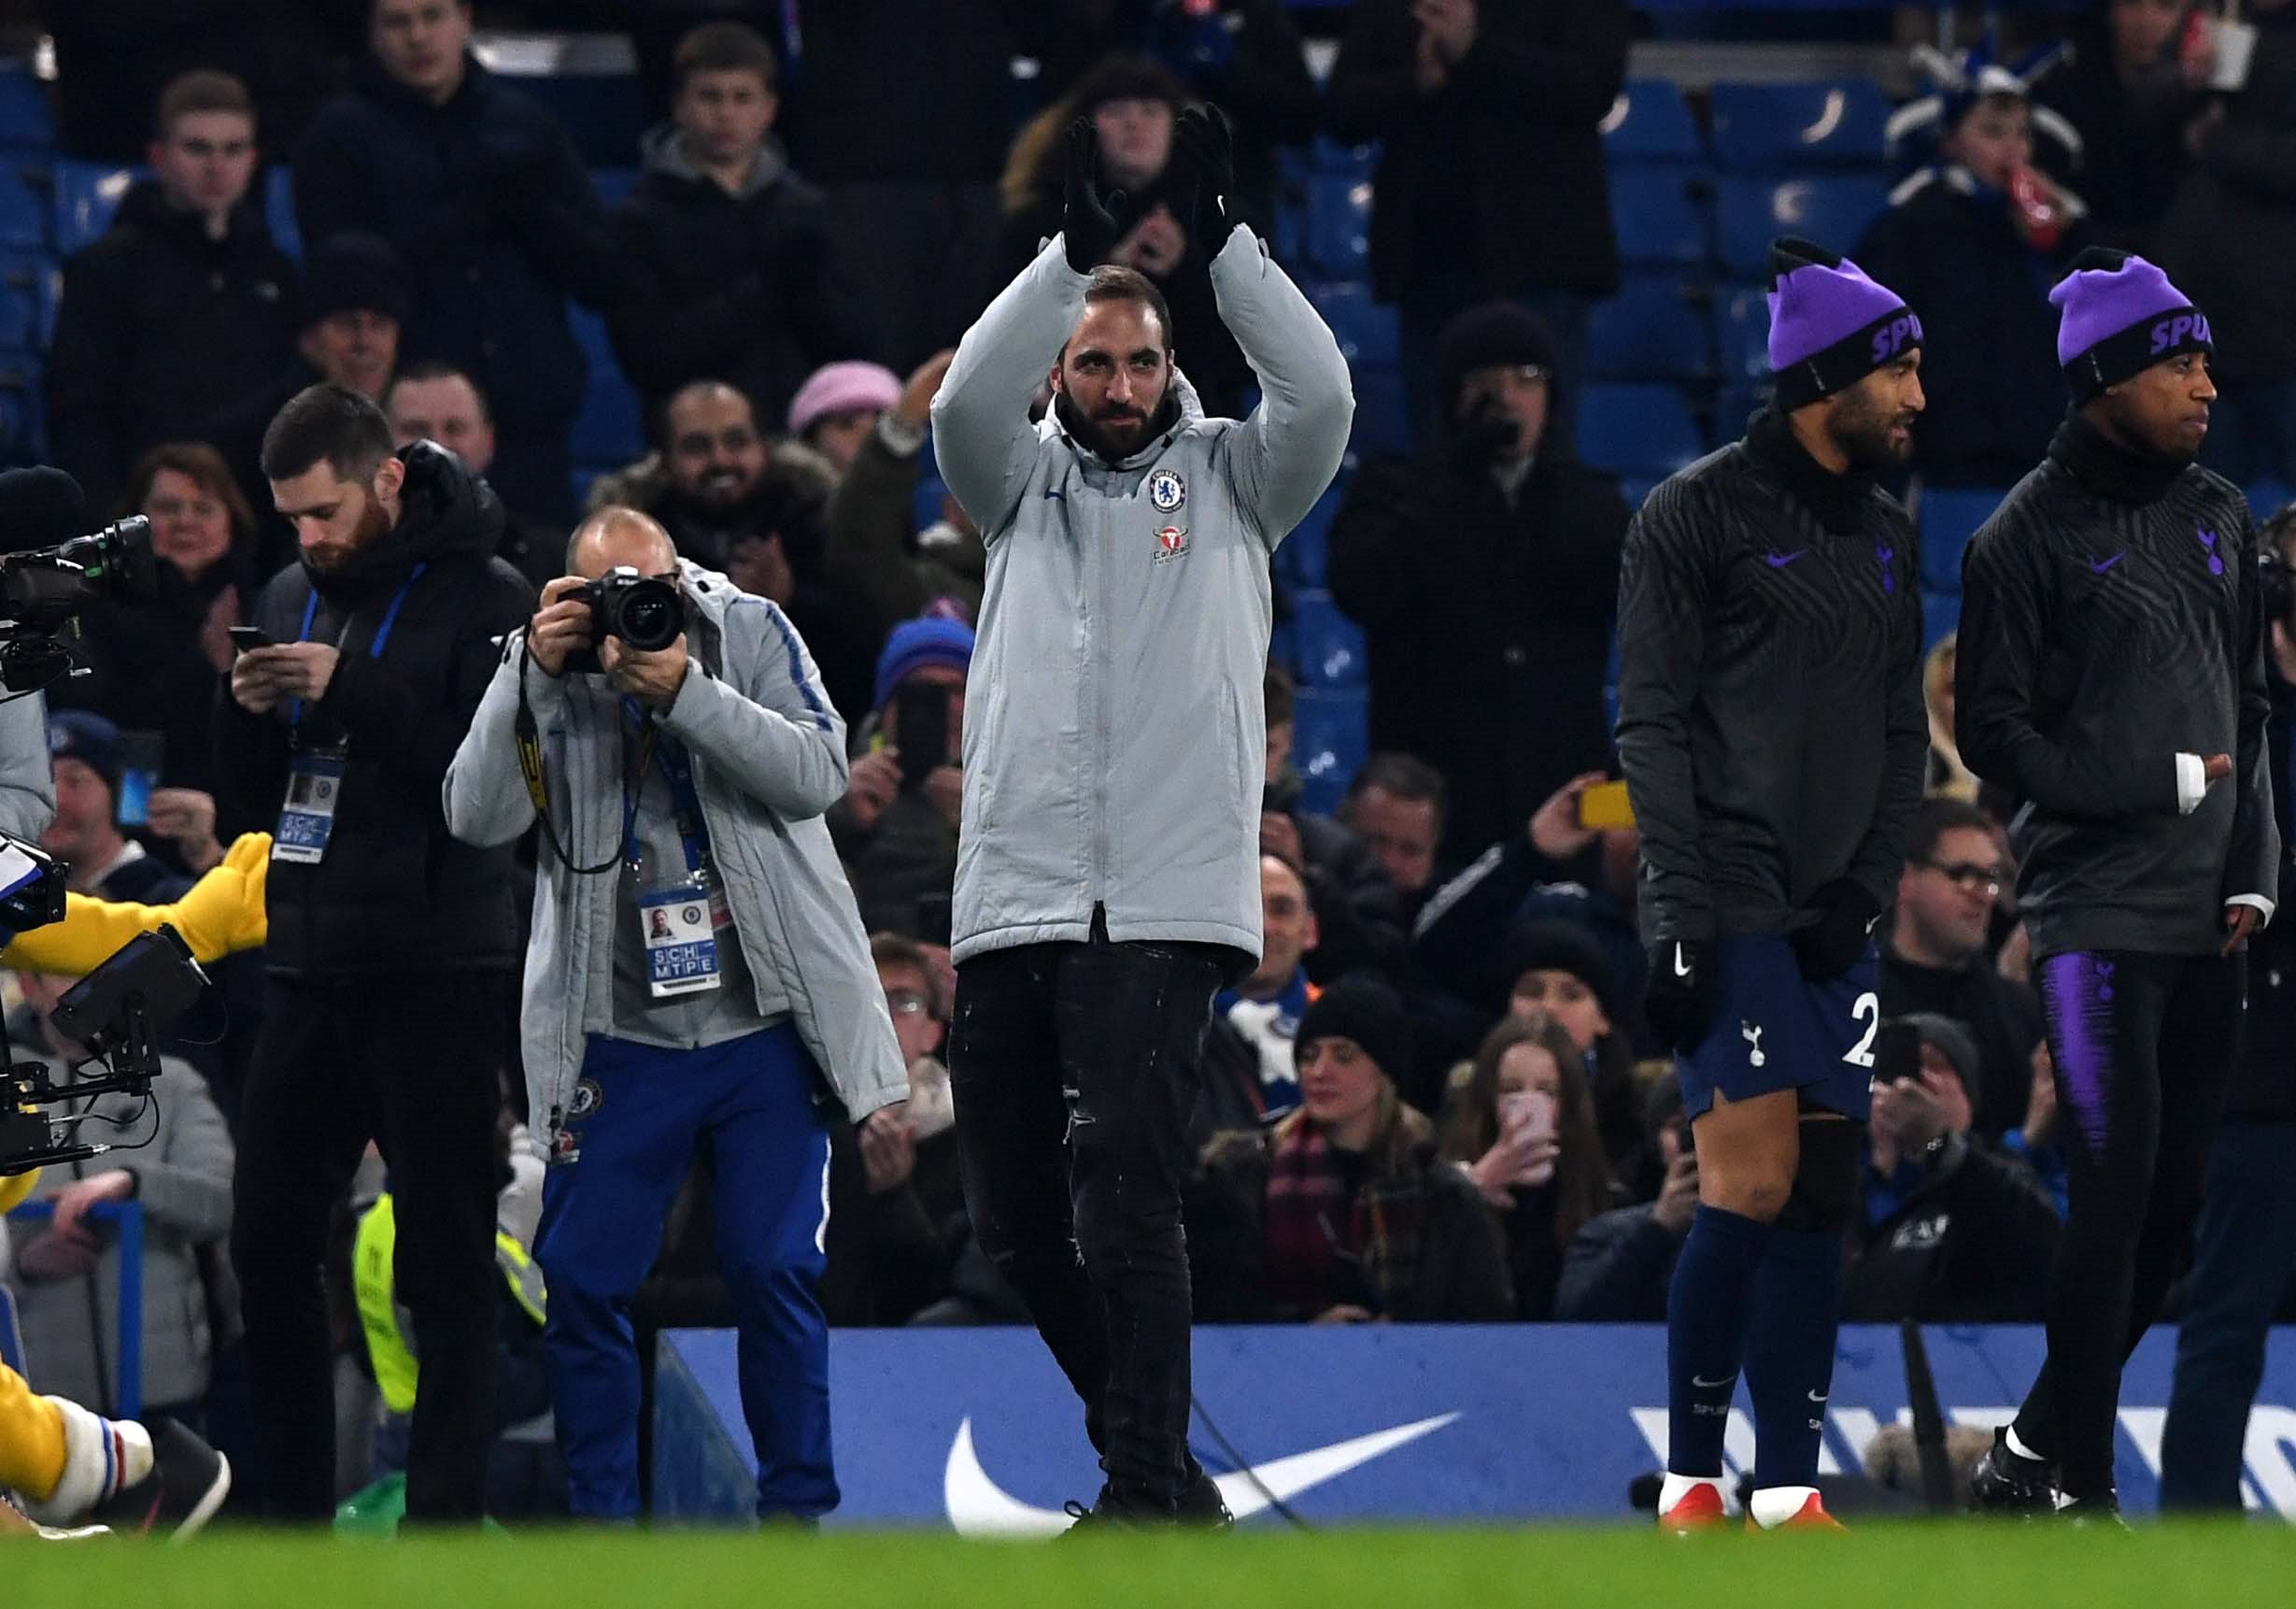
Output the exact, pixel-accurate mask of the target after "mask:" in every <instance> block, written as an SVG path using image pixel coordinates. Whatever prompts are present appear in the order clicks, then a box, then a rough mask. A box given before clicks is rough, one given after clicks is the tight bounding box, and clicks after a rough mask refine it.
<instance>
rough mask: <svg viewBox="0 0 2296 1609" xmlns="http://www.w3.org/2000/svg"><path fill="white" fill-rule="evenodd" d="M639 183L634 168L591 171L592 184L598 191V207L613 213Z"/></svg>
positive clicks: (602, 168)
mask: <svg viewBox="0 0 2296 1609" xmlns="http://www.w3.org/2000/svg"><path fill="white" fill-rule="evenodd" d="M637 182H638V170H637V169H636V168H634V167H600V168H593V169H591V170H590V183H591V184H592V185H593V186H594V187H596V189H597V191H598V205H599V206H602V207H604V208H606V209H607V210H608V211H612V210H613V209H614V208H615V206H617V205H619V204H620V202H621V200H622V198H623V197H624V196H626V195H628V194H629V193H630V192H631V188H632V187H633V186H635V185H636V184H637Z"/></svg>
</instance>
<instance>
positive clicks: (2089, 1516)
mask: <svg viewBox="0 0 2296 1609" xmlns="http://www.w3.org/2000/svg"><path fill="white" fill-rule="evenodd" d="M2057 1517H2058V1518H2059V1519H2062V1520H2063V1521H2064V1522H2065V1523H2066V1524H2067V1525H2071V1526H2078V1527H2079V1528H2081V1529H2082V1530H2084V1531H2127V1530H2128V1529H2129V1522H2128V1521H2127V1520H2125V1519H2123V1518H2121V1517H2120V1493H2119V1492H2118V1491H2116V1490H2115V1489H2114V1488H2111V1487H2106V1488H2105V1489H2104V1490H2103V1491H2102V1492H2099V1493H2098V1494H2097V1495H2096V1496H2094V1497H2076V1498H2073V1499H2071V1500H2069V1501H2068V1502H2066V1503H2065V1504H2064V1506H2063V1507H2062V1508H2060V1509H2059V1510H2058V1511H2057Z"/></svg>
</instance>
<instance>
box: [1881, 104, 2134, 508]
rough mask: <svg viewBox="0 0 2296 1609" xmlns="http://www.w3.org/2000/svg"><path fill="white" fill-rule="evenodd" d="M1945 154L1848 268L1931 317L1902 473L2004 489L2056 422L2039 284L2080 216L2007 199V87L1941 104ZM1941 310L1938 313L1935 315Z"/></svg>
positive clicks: (2021, 109)
mask: <svg viewBox="0 0 2296 1609" xmlns="http://www.w3.org/2000/svg"><path fill="white" fill-rule="evenodd" d="M1944 115H1945V116H1946V117H1947V118H1949V119H1950V120H1951V121H1950V122H1949V126H1948V128H1947V131H1946V133H1945V135H1944V138H1943V146H1942V150H1943V154H1944V157H1945V160H1944V161H1943V162H1941V163H1939V164H1936V165H1935V166H1932V167H1928V168H1924V169H1923V170H1922V171H1921V172H1920V173H1919V174H1917V175H1915V176H1914V177H1913V178H1910V179H1908V180H1907V181H1906V183H1905V184H1904V185H1902V186H1900V187H1899V189H1898V191H1897V194H1896V197H1895V198H1894V199H1895V203H1896V204H1895V205H1894V206H1892V207H1891V208H1890V210H1889V211H1887V212H1885V213H1883V214H1882V215H1881V216H1880V217H1879V218H1878V219H1876V220H1875V221H1874V224H1873V227H1872V228H1870V229H1868V230H1867V231H1866V233H1865V238H1864V241H1863V242H1861V243H1860V244H1859V246H1858V249H1857V258H1858V261H1859V262H1860V263H1863V264H1864V266H1865V268H1866V270H1867V271H1868V272H1869V273H1871V274H1872V275H1874V277H1875V278H1878V279H1879V280H1880V281H1881V282H1882V283H1883V284H1885V285H1888V286H1890V287H1891V288H1892V289H1893V290H1896V291H1898V292H1902V293H1903V294H1904V296H1905V298H1906V301H1907V302H1908V303H1909V304H1910V305H1911V306H1914V307H1916V308H1918V309H1929V310H1932V312H1933V314H1934V316H1933V318H1932V320H1931V321H1930V323H1929V325H1928V326H1927V327H1925V328H1924V330H1923V332H1922V336H1923V341H1924V345H1923V347H1922V356H1921V385H1922V389H1923V390H1924V391H1926V392H1928V393H1929V396H1930V398H1931V400H1932V401H1933V402H1935V405H1936V406H1935V407H1934V408H1932V409H1931V410H1930V414H1929V417H1928V418H1927V419H1925V420H1922V421H1921V428H1920V431H1919V432H1918V433H1917V434H1916V435H1915V437H1914V453H1913V463H1914V467H1915V468H1916V469H1917V470H1919V471H1920V474H1921V476H1922V477H1923V479H1924V480H1925V481H1927V482H1928V483H1930V484H1932V485H1938V486H1976V487H1988V486H2013V485H2015V484H2016V483H2017V481H2018V479H2019V478H2020V477H2021V476H2023V474H2024V473H2025V471H2026V469H2027V468H2028V467H2030V466H2031V465H2032V463H2033V461H2034V459H2035V458H2037V457H2039V456H2040V453H2041V449H2043V448H2045V447H2047V446H2048V435H2049V432H2050V431H2052V430H2054V429H2055V428H2056V426H2057V421H2058V420H2059V419H2061V418H2062V416H2063V413H2064V406H2063V398H2062V395H2061V394H2060V390H2059V384H2058V378H2057V372H2056V368H2055V366H2054V365H2053V364H2051V363H2049V361H2048V351H2049V336H2050V334H2051V332H2052V330H2053V329H2054V321H2053V320H2052V318H2051V315H2050V311H2049V305H2048V288H2049V286H2050V284H2052V283H2053V282H2054V281H2055V280H2056V278H2057V277H2058V276H2059V275H2061V274H2062V273H2063V272H2064V268H2065V264H2067V263H2070V262H2072V260H2073V259H2074V257H2075V256H2076V254H2078V253H2079V251H2080V250H2081V249H2082V248H2083V247H2085V246H2087V245H2088V244H2089V243H2090V234H2089V227H2088V224H2087V222H2086V221H2085V217H2084V212H2085V208H2084V206H2083V204H2082V203H2081V202H2080V201H2079V200H2078V198H2076V197H2074V196H2072V195H2070V194H2064V193H2060V194H2058V195H2057V196H2056V198H2055V201H2056V205H2057V206H2058V208H2059V211H2060V214H2061V216H2060V217H2059V218H2058V219H2057V221H2055V222H2054V223H2053V224H2051V225H2049V226H2047V227H2044V226H2040V225H2036V224H2035V223H2034V221H2032V220H2031V219H2030V218H2029V217H2028V216H2027V215H2026V213H2025V211H2024V210H2023V209H2022V208H2021V207H2020V205H2019V204H2018V203H2017V202H2016V201H2015V200H2013V199H2012V198H2011V196H2010V193H2009V192H2010V187H2011V185H2012V183H2014V182H2016V181H2017V176H2018V175H2019V174H2020V173H2023V174H2025V176H2026V177H2027V178H2030V179H2031V180H2032V181H2033V182H2034V183H2039V184H2047V183H2048V180H2047V179H2045V178H2039V177H2038V176H2035V175H2033V174H2032V173H2031V168H2032V164H2033V145H2034V141H2033V116H2032V108H2031V107H2030V106H2028V105H2027V104H2026V101H2025V99H2024V97H2023V95H2022V93H2016V92H2010V91H2007V90H2003V91H1999V92H1997V93H1988V94H1985V95H1982V96H1969V95H1956V96H1949V97H1947V98H1946V102H1945V111H1944ZM1947 308H1951V309H1952V312H1953V316H1952V317H1951V318H1950V319H1948V318H1946V317H1945V316H1944V311H1945V309H1947Z"/></svg>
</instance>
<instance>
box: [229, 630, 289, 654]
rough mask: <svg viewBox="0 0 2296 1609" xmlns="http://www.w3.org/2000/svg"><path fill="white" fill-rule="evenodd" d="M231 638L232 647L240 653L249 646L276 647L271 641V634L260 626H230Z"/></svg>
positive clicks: (244, 651)
mask: <svg viewBox="0 0 2296 1609" xmlns="http://www.w3.org/2000/svg"><path fill="white" fill-rule="evenodd" d="M231 640H232V647H233V648H236V649H238V650H239V652H241V653H246V652H247V651H248V649H249V648H276V647H278V644H276V642H274V641H272V638H271V634H270V633H269V632H267V631H265V630H263V628H262V627H261V626H234V627H232V628H231Z"/></svg>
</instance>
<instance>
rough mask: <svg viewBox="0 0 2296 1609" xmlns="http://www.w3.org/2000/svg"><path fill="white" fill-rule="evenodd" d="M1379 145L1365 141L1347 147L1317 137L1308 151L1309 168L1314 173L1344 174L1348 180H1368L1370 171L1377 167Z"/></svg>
mask: <svg viewBox="0 0 2296 1609" xmlns="http://www.w3.org/2000/svg"><path fill="white" fill-rule="evenodd" d="M1379 161H1380V144H1379V141H1377V140H1367V141H1365V142H1364V143H1363V144H1362V145H1348V144H1345V143H1343V142H1342V141H1339V140H1336V139H1333V138H1332V137H1331V136H1330V135H1316V136H1315V144H1314V145H1313V146H1311V148H1310V149H1309V168H1310V171H1311V172H1315V173H1337V174H1344V175H1346V176H1347V177H1348V178H1367V179H1368V178H1370V177H1371V170H1372V169H1373V168H1375V167H1377V166H1379Z"/></svg>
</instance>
